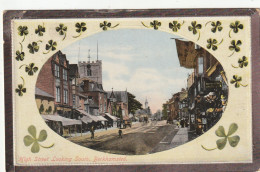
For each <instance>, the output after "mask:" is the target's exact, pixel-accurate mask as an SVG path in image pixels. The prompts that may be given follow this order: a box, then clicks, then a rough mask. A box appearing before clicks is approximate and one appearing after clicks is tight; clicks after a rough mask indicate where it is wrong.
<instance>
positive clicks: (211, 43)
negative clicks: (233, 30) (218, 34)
mask: <svg viewBox="0 0 260 172" xmlns="http://www.w3.org/2000/svg"><path fill="white" fill-rule="evenodd" d="M222 42H223V39H222V40H221V42H220V43H219V44H217V43H218V41H217V40H216V39H211V38H210V39H208V40H207V43H208V45H207V49H211V48H212V50H213V51H215V50H217V49H218V46H219V45H220V44H221V43H222Z"/></svg>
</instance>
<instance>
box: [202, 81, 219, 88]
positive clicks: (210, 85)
mask: <svg viewBox="0 0 260 172" xmlns="http://www.w3.org/2000/svg"><path fill="white" fill-rule="evenodd" d="M205 87H206V89H214V88H221V87H222V83H221V82H219V81H215V82H205Z"/></svg>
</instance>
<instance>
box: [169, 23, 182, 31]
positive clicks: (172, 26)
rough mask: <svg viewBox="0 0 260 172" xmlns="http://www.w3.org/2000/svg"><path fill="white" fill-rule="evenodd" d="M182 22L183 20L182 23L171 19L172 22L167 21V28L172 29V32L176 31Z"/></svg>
mask: <svg viewBox="0 0 260 172" xmlns="http://www.w3.org/2000/svg"><path fill="white" fill-rule="evenodd" d="M183 24H184V21H183V23H182V24H180V23H178V21H172V23H169V28H170V29H172V31H173V32H177V31H178V30H179V29H180V28H181V26H182V25H183Z"/></svg>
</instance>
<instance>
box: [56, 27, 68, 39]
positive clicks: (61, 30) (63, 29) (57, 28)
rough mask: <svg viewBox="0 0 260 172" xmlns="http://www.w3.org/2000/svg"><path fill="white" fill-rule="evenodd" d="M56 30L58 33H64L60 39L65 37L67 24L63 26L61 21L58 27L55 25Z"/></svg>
mask: <svg viewBox="0 0 260 172" xmlns="http://www.w3.org/2000/svg"><path fill="white" fill-rule="evenodd" d="M56 31H57V32H59V34H60V35H64V37H63V39H62V40H64V39H65V38H66V34H67V26H64V24H63V23H61V24H59V27H56Z"/></svg>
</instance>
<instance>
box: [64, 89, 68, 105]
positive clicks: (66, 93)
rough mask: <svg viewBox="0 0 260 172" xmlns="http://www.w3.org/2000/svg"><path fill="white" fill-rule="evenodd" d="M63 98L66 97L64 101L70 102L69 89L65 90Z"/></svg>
mask: <svg viewBox="0 0 260 172" xmlns="http://www.w3.org/2000/svg"><path fill="white" fill-rule="evenodd" d="M63 98H64V101H63V102H64V103H65V104H67V103H68V90H64V95H63Z"/></svg>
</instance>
